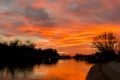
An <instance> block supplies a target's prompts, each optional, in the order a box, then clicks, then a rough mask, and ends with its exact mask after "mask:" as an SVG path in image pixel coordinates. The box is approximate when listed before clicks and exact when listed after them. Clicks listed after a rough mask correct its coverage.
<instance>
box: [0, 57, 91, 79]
mask: <svg viewBox="0 0 120 80" xmlns="http://www.w3.org/2000/svg"><path fill="white" fill-rule="evenodd" d="M91 66H92V65H91V64H86V63H85V62H76V61H75V60H72V59H71V60H59V61H58V62H57V63H56V64H51V65H50V64H40V65H37V64H36V65H24V66H15V67H14V66H7V67H1V68H0V80H85V79H86V75H87V73H88V71H89V69H90V68H91Z"/></svg>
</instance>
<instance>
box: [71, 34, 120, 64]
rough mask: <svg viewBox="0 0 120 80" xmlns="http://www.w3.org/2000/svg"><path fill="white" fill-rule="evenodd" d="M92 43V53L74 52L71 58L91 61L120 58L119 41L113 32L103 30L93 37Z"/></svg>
mask: <svg viewBox="0 0 120 80" xmlns="http://www.w3.org/2000/svg"><path fill="white" fill-rule="evenodd" d="M92 44H93V46H94V48H95V49H96V52H95V53H94V54H90V55H82V54H76V55H75V56H74V57H73V58H75V59H76V60H85V61H87V62H93V63H96V62H106V61H111V60H119V59H120V41H119V39H117V38H116V37H115V36H114V34H113V33H111V32H108V33H106V32H105V33H103V34H100V35H98V36H96V37H94V38H93V42H92Z"/></svg>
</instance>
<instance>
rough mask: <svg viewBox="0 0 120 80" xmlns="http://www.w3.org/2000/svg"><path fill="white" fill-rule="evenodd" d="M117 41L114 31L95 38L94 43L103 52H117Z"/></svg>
mask: <svg viewBox="0 0 120 80" xmlns="http://www.w3.org/2000/svg"><path fill="white" fill-rule="evenodd" d="M116 42H117V39H116V37H115V36H114V34H113V33H111V32H109V33H103V34H101V35H98V36H96V37H95V38H94V41H93V45H94V46H95V48H97V49H98V50H99V51H100V52H101V53H115V50H114V45H115V43H116Z"/></svg>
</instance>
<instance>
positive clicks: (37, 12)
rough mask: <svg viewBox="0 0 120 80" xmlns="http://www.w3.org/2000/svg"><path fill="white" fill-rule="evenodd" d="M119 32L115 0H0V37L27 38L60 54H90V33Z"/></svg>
mask: <svg viewBox="0 0 120 80" xmlns="http://www.w3.org/2000/svg"><path fill="white" fill-rule="evenodd" d="M109 31H110V32H113V33H115V34H117V35H119V32H120V2H119V0H0V40H1V41H9V40H14V39H20V40H23V41H24V40H31V41H32V42H34V43H35V44H36V47H40V48H42V49H45V48H54V49H57V51H58V52H59V53H60V54H70V55H74V54H76V53H82V54H90V53H93V52H94V51H95V49H94V48H93V47H92V44H91V42H92V41H93V37H94V36H96V35H98V34H101V33H103V32H109Z"/></svg>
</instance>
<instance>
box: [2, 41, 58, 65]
mask: <svg viewBox="0 0 120 80" xmlns="http://www.w3.org/2000/svg"><path fill="white" fill-rule="evenodd" d="M58 58H59V54H58V52H57V51H56V50H55V49H44V50H42V49H41V48H39V49H37V48H35V44H34V43H32V42H30V41H25V42H23V41H20V40H15V41H10V42H0V63H2V65H3V64H11V63H13V64H26V63H27V64H28V63H30V64H38V63H39V64H41V63H44V64H52V63H56V62H57V61H58Z"/></svg>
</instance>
